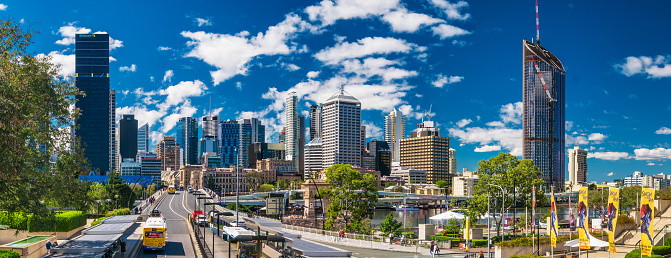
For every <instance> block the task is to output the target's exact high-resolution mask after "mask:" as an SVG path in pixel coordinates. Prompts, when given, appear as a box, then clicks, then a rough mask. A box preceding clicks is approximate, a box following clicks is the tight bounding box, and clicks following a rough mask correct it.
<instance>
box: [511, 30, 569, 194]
mask: <svg viewBox="0 0 671 258" xmlns="http://www.w3.org/2000/svg"><path fill="white" fill-rule="evenodd" d="M522 48H523V53H524V56H523V62H524V65H523V67H524V70H523V78H524V82H523V84H524V89H523V103H524V114H523V117H524V122H523V128H522V130H523V139H524V145H523V158H524V159H531V160H533V162H534V165H536V166H537V167H538V169H539V170H540V172H541V178H543V179H544V180H545V183H546V185H545V186H546V188H547V189H546V192H547V191H549V190H550V189H549V186H554V188H555V190H556V191H561V190H562V189H564V180H565V178H564V177H565V172H564V167H565V160H564V155H565V154H564V152H565V150H564V145H565V142H564V141H565V136H564V121H565V120H566V118H565V103H566V98H565V81H566V80H565V79H566V71H565V70H564V66H563V65H562V63H561V61H559V59H558V58H557V57H556V56H555V55H553V54H552V53H550V51H548V50H547V49H545V48H544V47H542V46H541V45H540V44H538V42H537V43H533V42H529V41H526V40H524V41H523V42H522Z"/></svg>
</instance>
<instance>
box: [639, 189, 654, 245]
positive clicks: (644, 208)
mask: <svg viewBox="0 0 671 258" xmlns="http://www.w3.org/2000/svg"><path fill="white" fill-rule="evenodd" d="M641 190H642V191H641V254H642V255H651V254H652V243H653V241H652V234H653V233H654V227H653V226H654V224H653V221H652V219H653V218H654V214H655V189H651V188H643V189H641Z"/></svg>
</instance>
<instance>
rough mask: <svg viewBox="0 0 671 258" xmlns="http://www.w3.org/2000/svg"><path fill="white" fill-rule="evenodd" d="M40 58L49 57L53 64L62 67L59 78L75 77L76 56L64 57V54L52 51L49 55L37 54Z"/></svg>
mask: <svg viewBox="0 0 671 258" xmlns="http://www.w3.org/2000/svg"><path fill="white" fill-rule="evenodd" d="M37 57H39V58H45V57H49V58H50V59H51V63H52V64H54V65H57V66H59V67H60V71H59V72H58V75H59V76H62V77H68V76H74V75H75V55H74V54H72V55H64V54H63V53H62V52H58V51H51V52H49V54H47V55H45V54H37Z"/></svg>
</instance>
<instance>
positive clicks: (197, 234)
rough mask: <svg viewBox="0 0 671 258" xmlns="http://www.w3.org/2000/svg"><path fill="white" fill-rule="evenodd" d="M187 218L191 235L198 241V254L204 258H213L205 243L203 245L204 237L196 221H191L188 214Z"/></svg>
mask: <svg viewBox="0 0 671 258" xmlns="http://www.w3.org/2000/svg"><path fill="white" fill-rule="evenodd" d="M187 216H188V217H189V223H191V228H193V233H194V235H195V237H196V240H197V241H198V249H200V253H201V254H203V256H204V257H206V258H214V254H212V251H211V250H210V248H209V247H208V246H207V243H205V235H204V234H203V232H201V230H200V226H199V225H198V223H196V221H194V220H192V219H191V217H190V216H191V215H190V214H188V213H187Z"/></svg>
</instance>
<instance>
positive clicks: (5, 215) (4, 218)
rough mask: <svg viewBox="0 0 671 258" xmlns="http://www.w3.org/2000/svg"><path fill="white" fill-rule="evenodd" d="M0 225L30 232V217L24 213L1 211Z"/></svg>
mask: <svg viewBox="0 0 671 258" xmlns="http://www.w3.org/2000/svg"><path fill="white" fill-rule="evenodd" d="M0 225H7V226H9V228H12V229H18V230H28V216H25V214H23V213H9V212H7V211H0Z"/></svg>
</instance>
